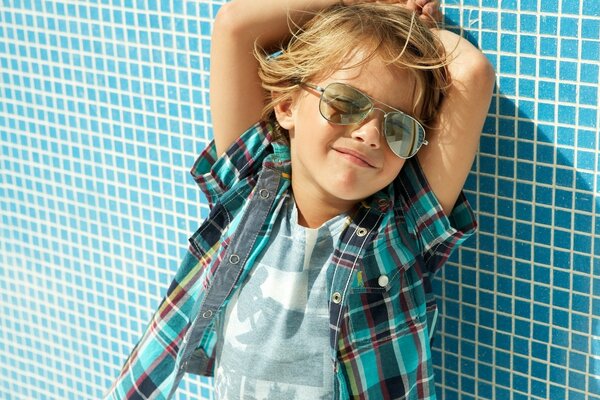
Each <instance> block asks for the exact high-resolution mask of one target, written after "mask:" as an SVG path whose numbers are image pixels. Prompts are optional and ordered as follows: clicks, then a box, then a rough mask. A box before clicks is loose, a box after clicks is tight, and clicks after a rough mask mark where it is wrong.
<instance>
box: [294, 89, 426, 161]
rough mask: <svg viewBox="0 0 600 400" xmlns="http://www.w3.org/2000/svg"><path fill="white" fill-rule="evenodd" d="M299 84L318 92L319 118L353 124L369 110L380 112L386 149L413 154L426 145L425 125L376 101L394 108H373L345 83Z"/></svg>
mask: <svg viewBox="0 0 600 400" xmlns="http://www.w3.org/2000/svg"><path fill="white" fill-rule="evenodd" d="M301 85H303V86H306V87H309V88H311V89H314V90H316V91H317V92H319V93H321V99H320V100H319V111H320V113H321V115H322V116H323V118H325V119H326V120H327V121H329V122H331V123H332V124H335V125H354V124H358V123H360V122H362V121H364V120H365V119H366V118H367V116H369V114H371V112H372V111H373V110H380V111H381V112H383V136H384V137H385V140H386V141H387V142H388V145H389V146H390V149H392V151H393V152H394V154H396V155H397V156H398V157H400V158H410V157H412V156H414V155H415V154H417V151H418V150H419V149H420V148H421V146H422V145H424V144H425V145H427V140H425V128H423V125H421V123H420V122H419V121H417V120H416V119H415V118H413V117H411V116H410V115H408V114H405V113H403V112H402V111H400V110H397V109H395V108H394V107H390V106H388V105H387V104H385V103H381V102H380V101H377V103H381V104H383V105H385V106H386V107H389V108H391V109H392V110H394V111H391V112H385V111H384V110H382V109H381V108H377V107H375V102H376V100H374V99H373V98H371V97H370V96H368V95H366V94H365V93H363V92H361V91H360V90H358V89H356V88H355V87H352V86H350V85H348V84H345V83H330V84H329V85H327V86H326V87H325V88H322V87H321V86H318V85H315V84H312V83H307V82H304V83H302V84H301Z"/></svg>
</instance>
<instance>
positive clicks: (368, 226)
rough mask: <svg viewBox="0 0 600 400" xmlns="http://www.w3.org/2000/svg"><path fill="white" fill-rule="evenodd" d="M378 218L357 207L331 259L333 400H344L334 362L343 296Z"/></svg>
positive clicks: (379, 215)
mask: <svg viewBox="0 0 600 400" xmlns="http://www.w3.org/2000/svg"><path fill="white" fill-rule="evenodd" d="M381 218H382V213H381V212H379V211H378V210H377V209H373V208H371V207H368V206H365V205H361V206H360V207H359V209H358V211H357V212H356V214H355V215H354V216H353V219H352V223H351V224H350V226H349V227H348V229H346V230H345V231H344V232H343V233H342V238H341V241H340V244H339V246H338V247H337V248H336V250H335V253H334V257H333V259H332V262H333V268H334V271H333V276H332V281H331V285H330V286H329V288H330V289H329V326H330V332H329V333H330V345H331V346H330V347H331V358H332V362H333V373H334V375H335V376H336V379H335V382H336V384H335V386H334V398H336V399H338V398H346V397H347V387H346V383H345V382H343V374H342V373H341V371H339V365H338V359H337V342H338V337H339V333H340V329H341V326H342V323H343V315H344V307H345V305H346V303H347V302H346V296H347V293H348V289H349V288H350V283H351V282H352V277H353V275H354V272H355V271H356V269H357V268H358V265H359V260H360V259H361V257H362V255H363V253H364V250H365V249H366V248H367V246H368V244H369V243H370V242H371V241H372V240H373V238H374V236H375V234H376V232H377V228H378V226H379V224H380V222H381Z"/></svg>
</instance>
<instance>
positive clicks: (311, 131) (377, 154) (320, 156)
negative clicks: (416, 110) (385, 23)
mask: <svg viewBox="0 0 600 400" xmlns="http://www.w3.org/2000/svg"><path fill="white" fill-rule="evenodd" d="M355 60H356V59H355V58H354V59H350V60H349V63H348V64H347V65H351V64H354V63H355ZM333 82H340V83H347V84H350V85H352V86H354V87H355V88H357V89H359V90H361V91H362V92H363V93H366V94H367V95H369V96H370V97H371V98H373V99H375V100H377V101H380V102H382V103H385V104H388V105H390V106H392V107H394V108H397V109H399V110H402V111H404V112H405V113H408V114H411V113H412V109H413V94H414V93H415V84H416V80H415V78H414V77H413V76H412V75H411V74H410V73H409V72H407V71H399V70H398V69H392V68H390V67H387V66H385V64H384V63H383V62H382V61H381V60H379V59H378V58H374V59H373V60H372V61H370V62H368V63H366V64H364V65H362V66H360V67H355V68H351V69H340V70H338V71H337V72H335V73H334V74H333V75H331V76H329V77H328V78H326V79H324V80H321V81H319V80H315V81H312V82H311V83H314V84H316V85H319V86H321V87H326V86H327V85H328V84H330V83H333ZM319 98H320V93H319V92H317V91H315V90H313V89H310V88H305V89H303V90H300V91H299V92H298V93H297V94H296V96H295V97H294V100H293V101H292V102H291V103H290V104H287V105H286V104H283V105H279V106H278V107H276V112H277V117H278V120H279V123H280V124H281V126H282V127H284V128H286V129H288V131H289V136H290V152H291V160H292V174H293V179H292V184H293V187H294V189H295V190H302V191H303V192H304V191H308V192H309V194H310V195H311V198H313V199H315V201H317V202H319V201H320V202H323V201H324V202H326V204H327V205H329V206H330V207H331V206H335V205H339V207H340V208H346V210H342V211H347V210H348V209H349V208H351V207H352V206H353V205H354V204H356V203H357V202H358V201H360V200H363V199H365V198H366V197H368V196H370V195H372V194H373V193H375V192H377V191H379V190H380V189H382V188H384V187H386V186H387V185H388V184H389V183H391V182H392V181H393V180H394V178H395V177H396V176H397V175H398V173H399V172H400V169H401V168H402V166H403V165H404V162H405V160H403V159H401V158H399V157H397V156H396V155H395V154H394V153H393V152H392V151H391V149H390V148H389V146H388V144H387V142H386V140H385V138H384V137H383V135H382V130H383V116H384V114H383V112H382V111H379V110H374V111H372V112H371V114H370V115H369V116H368V117H367V118H366V119H365V120H364V121H362V122H361V123H360V124H355V125H346V126H341V125H334V124H332V123H330V122H328V121H327V120H326V119H325V118H323V117H322V116H321V114H320V112H319ZM375 107H378V108H382V109H384V110H385V111H386V112H387V111H390V110H389V109H388V108H387V107H386V106H384V105H381V104H379V103H376V104H375ZM344 205H345V206H344Z"/></svg>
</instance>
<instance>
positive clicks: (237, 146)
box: [190, 122, 274, 208]
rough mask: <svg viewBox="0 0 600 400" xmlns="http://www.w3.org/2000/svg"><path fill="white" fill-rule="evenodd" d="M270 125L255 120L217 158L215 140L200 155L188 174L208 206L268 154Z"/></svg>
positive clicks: (260, 163) (250, 173)
mask: <svg viewBox="0 0 600 400" xmlns="http://www.w3.org/2000/svg"><path fill="white" fill-rule="evenodd" d="M273 129H274V127H273V125H272V124H271V123H265V122H258V123H257V124H255V125H253V126H251V127H250V129H248V130H247V131H246V132H244V133H243V134H242V135H241V136H240V137H239V139H238V140H236V141H235V142H234V143H233V144H232V145H231V146H230V147H229V149H227V151H226V152H225V153H224V154H223V155H222V156H220V157H217V150H216V147H215V142H214V140H213V141H211V142H210V143H209V145H208V147H207V148H206V149H204V151H203V152H202V153H201V154H200V156H199V157H198V159H197V160H196V162H195V163H194V165H193V166H192V169H191V171H190V173H191V174H192V177H193V178H194V180H195V181H196V183H197V184H198V186H199V187H200V189H201V190H202V192H204V194H205V195H206V198H207V200H208V202H209V205H210V207H211V208H212V206H213V205H214V203H215V202H216V201H217V200H218V199H219V198H220V196H221V195H222V194H223V193H225V192H226V191H228V190H229V189H231V188H232V187H233V186H234V185H235V184H236V183H237V182H239V181H241V180H243V179H246V178H247V177H249V176H254V175H255V173H256V171H257V170H258V169H260V168H261V165H262V161H263V160H264V158H265V157H266V156H267V155H268V154H269V151H268V149H269V148H270V144H271V141H272V133H273Z"/></svg>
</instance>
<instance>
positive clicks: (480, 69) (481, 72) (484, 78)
mask: <svg viewBox="0 0 600 400" xmlns="http://www.w3.org/2000/svg"><path fill="white" fill-rule="evenodd" d="M469 58H470V62H469V65H468V74H469V77H468V79H469V80H470V81H471V82H473V84H474V85H477V86H478V87H479V88H480V90H481V92H482V93H489V95H490V96H491V95H492V91H493V90H494V85H495V83H496V71H495V70H494V66H493V65H492V63H491V62H490V61H489V60H488V59H487V57H486V56H485V55H484V54H483V53H481V52H480V51H479V50H477V51H476V52H474V54H473V55H472V56H471V57H469Z"/></svg>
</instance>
